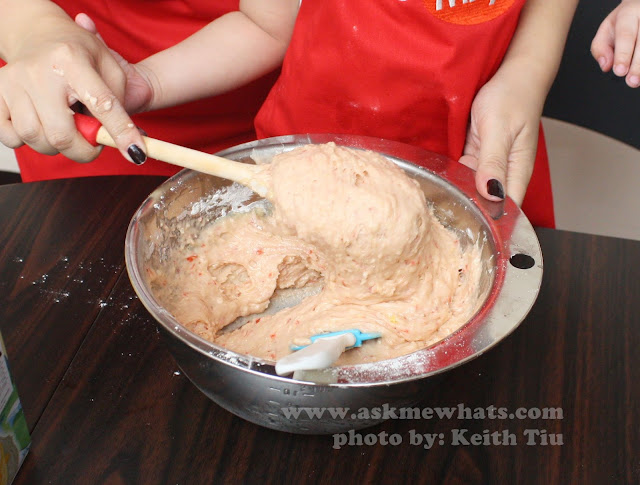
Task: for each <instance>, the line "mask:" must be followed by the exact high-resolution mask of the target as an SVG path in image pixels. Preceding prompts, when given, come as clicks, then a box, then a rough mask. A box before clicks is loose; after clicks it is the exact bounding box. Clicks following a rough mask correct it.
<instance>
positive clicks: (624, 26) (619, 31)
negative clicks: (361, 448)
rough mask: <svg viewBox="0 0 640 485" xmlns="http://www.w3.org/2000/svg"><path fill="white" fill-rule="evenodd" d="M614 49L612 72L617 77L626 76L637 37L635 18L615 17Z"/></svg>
mask: <svg viewBox="0 0 640 485" xmlns="http://www.w3.org/2000/svg"><path fill="white" fill-rule="evenodd" d="M614 32H615V48H614V55H613V72H614V73H615V74H616V75H617V76H621V77H622V76H626V75H627V73H628V72H629V66H630V65H631V60H632V58H633V54H634V52H635V47H636V39H637V37H638V19H637V17H635V16H629V15H618V16H617V17H616V24H615V28H614Z"/></svg>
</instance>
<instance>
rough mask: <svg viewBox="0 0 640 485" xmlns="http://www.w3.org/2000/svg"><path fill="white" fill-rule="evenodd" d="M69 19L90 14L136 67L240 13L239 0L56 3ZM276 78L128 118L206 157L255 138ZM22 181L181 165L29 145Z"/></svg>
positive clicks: (19, 153) (162, 170)
mask: <svg viewBox="0 0 640 485" xmlns="http://www.w3.org/2000/svg"><path fill="white" fill-rule="evenodd" d="M56 3H57V4H58V5H60V6H61V7H62V8H63V9H64V10H65V11H66V12H67V13H68V14H69V15H70V16H71V17H72V18H74V17H75V16H76V15H77V14H78V13H81V12H84V13H86V14H88V15H89V16H90V17H91V18H92V19H93V20H94V22H95V23H96V26H97V29H98V31H99V32H100V34H101V35H102V37H103V38H104V39H105V42H106V43H107V45H109V47H111V48H112V49H114V50H116V51H118V52H120V54H122V56H123V57H124V58H125V59H127V60H128V61H129V62H138V61H140V60H142V59H144V58H146V57H148V56H150V55H151V54H153V53H155V52H158V51H160V50H163V49H166V48H168V47H170V46H172V45H174V44H176V43H177V42H179V41H181V40H183V39H185V38H186V37H188V36H189V35H191V34H193V33H194V32H196V31H197V30H199V29H201V28H202V27H204V26H205V25H207V24H208V23H209V22H211V21H212V20H214V19H215V18H217V17H219V16H221V15H223V14H225V13H227V12H229V11H233V10H237V9H238V3H239V2H238V0H235V1H234V0H216V1H203V0H164V1H162V2H148V1H135V0H110V1H108V2H104V1H102V2H97V1H96V2H92V1H80V0H59V1H56ZM276 74H277V73H273V74H271V75H269V76H265V77H264V78H262V79H260V80H258V81H256V82H254V83H252V84H250V85H248V86H245V87H243V88H240V89H238V90H235V91H233V92H231V93H228V94H225V95H222V96H217V97H214V98H209V99H205V100H201V101H197V102H192V103H188V104H185V105H182V106H178V107H174V108H168V109H164V110H159V111H153V112H148V113H142V114H138V115H134V116H133V120H134V123H136V124H137V126H139V127H140V128H142V129H144V130H145V131H146V132H147V133H148V134H149V136H151V137H154V138H159V139H162V140H166V141H169V142H171V143H176V144H179V145H183V146H188V147H190V148H194V149H197V150H202V151H206V152H216V151H219V150H221V149H223V148H227V147H229V146H232V145H237V144H239V143H244V142H246V141H250V140H254V139H255V138H256V135H255V131H254V128H253V119H254V117H255V114H256V113H257V111H258V108H259V106H260V105H261V104H262V102H263V100H264V98H265V96H266V95H267V93H268V91H269V88H270V87H271V85H272V84H273V82H274V80H275V78H276ZM16 157H17V160H18V164H19V166H20V172H21V175H22V179H23V180H24V181H25V182H29V181H35V180H43V179H54V178H66V177H79V176H89V175H112V174H152V175H172V174H174V173H176V172H177V171H178V170H180V167H176V166H174V165H169V164H166V163H163V162H159V161H157V160H151V159H149V160H148V161H147V162H146V163H145V164H144V165H141V166H136V165H134V164H133V163H131V162H129V161H127V160H125V159H124V158H123V157H122V156H121V155H120V153H119V152H118V151H117V150H115V149H113V148H105V149H104V150H103V151H102V153H101V154H100V156H99V157H98V158H97V159H96V160H95V161H93V162H91V163H85V164H80V163H76V162H73V161H71V160H69V159H68V158H66V157H64V156H62V155H57V156H53V157H51V156H46V155H40V154H39V153H37V152H35V151H33V150H31V149H30V148H29V147H26V146H25V147H22V148H20V149H18V150H16Z"/></svg>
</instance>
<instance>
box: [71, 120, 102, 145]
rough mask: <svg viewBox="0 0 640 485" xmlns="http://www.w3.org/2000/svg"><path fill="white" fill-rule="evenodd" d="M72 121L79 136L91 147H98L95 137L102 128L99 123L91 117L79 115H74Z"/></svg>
mask: <svg viewBox="0 0 640 485" xmlns="http://www.w3.org/2000/svg"><path fill="white" fill-rule="evenodd" d="M73 119H74V121H75V122H76V128H77V129H78V131H79V132H80V134H81V135H82V136H84V137H85V138H86V140H87V141H88V142H89V143H91V144H92V145H93V146H98V142H97V141H96V137H97V136H98V130H99V129H100V127H101V126H102V124H101V123H100V121H99V120H97V119H96V118H92V117H91V116H87V115H81V114H79V113H76V114H74V115H73Z"/></svg>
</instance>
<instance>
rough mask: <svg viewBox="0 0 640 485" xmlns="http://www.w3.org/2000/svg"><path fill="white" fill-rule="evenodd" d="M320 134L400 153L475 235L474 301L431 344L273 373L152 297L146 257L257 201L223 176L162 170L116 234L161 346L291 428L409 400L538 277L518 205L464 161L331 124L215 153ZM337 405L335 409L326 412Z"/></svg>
mask: <svg viewBox="0 0 640 485" xmlns="http://www.w3.org/2000/svg"><path fill="white" fill-rule="evenodd" d="M328 141H334V142H335V143H336V144H338V145H344V146H349V147H354V148H363V149H368V150H375V151H377V152H379V153H382V154H383V155H385V156H386V157H388V158H389V159H390V160H392V161H393V162H395V163H397V164H398V165H400V166H401V167H402V168H403V169H404V170H405V171H406V172H407V173H408V174H409V175H410V176H411V177H414V178H415V179H416V180H418V181H419V183H420V185H421V187H422V188H423V190H424V192H425V194H426V197H427V200H429V201H431V203H432V204H433V207H434V211H435V214H436V215H437V217H438V218H439V219H440V220H441V221H442V222H443V223H444V224H445V225H446V226H447V227H449V228H450V229H451V230H453V231H456V232H457V233H458V234H459V235H460V238H461V240H462V241H463V243H465V242H466V243H468V244H475V243H477V242H479V243H480V244H481V246H482V258H481V259H482V265H483V272H482V281H481V286H482V290H483V293H482V295H483V296H482V301H480V304H479V310H478V312H477V313H476V314H475V316H474V317H473V318H472V319H471V320H470V321H469V322H468V323H467V324H466V325H464V326H463V327H462V328H461V329H460V330H458V331H457V332H455V333H453V334H452V335H450V336H449V337H447V338H445V339H444V340H442V341H440V342H438V343H436V344H435V345H433V346H431V347H430V348H427V349H424V350H419V351H417V352H414V353H412V354H409V355H406V356H404V357H400V358H396V359H392V360H389V361H383V362H376V363H370V364H361V365H355V366H349V367H337V368H332V369H328V370H325V371H321V372H308V373H306V374H304V375H301V376H299V378H298V379H293V378H290V377H280V376H277V375H276V374H275V370H274V363H273V362H270V361H266V360H262V359H258V358H254V357H251V356H247V355H241V354H238V353H235V352H231V351H229V350H226V349H224V348H222V347H220V346H218V345H216V344H213V343H211V342H208V341H206V340H204V339H202V338H200V337H199V336H197V335H196V334H194V333H192V332H190V331H189V330H187V329H186V328H185V327H183V326H182V325H180V323H178V322H177V321H176V319H175V318H174V317H173V316H172V315H171V314H170V313H169V312H168V311H167V310H166V309H165V308H163V306H162V304H161V302H159V301H158V300H157V299H156V297H155V295H154V293H153V291H152V289H151V287H150V285H149V283H148V281H147V278H146V274H147V269H148V268H151V267H157V266H158V265H162V264H163V262H164V261H167V259H168V258H171V253H172V251H173V250H174V249H175V248H176V247H178V246H180V245H181V244H182V242H183V240H184V239H185V238H197V232H198V229H199V228H200V229H201V228H202V227H204V226H206V225H207V224H210V223H211V222H212V221H214V220H215V219H216V218H218V217H221V216H223V215H224V214H226V213H228V212H229V211H232V210H238V209H241V208H242V207H244V206H246V205H248V204H251V203H255V202H256V199H257V198H258V197H257V196H253V197H249V198H246V197H245V198H240V199H238V198H237V197H233V196H229V194H232V193H233V187H232V186H231V183H230V182H228V181H226V180H222V179H219V178H216V177H211V176H208V175H203V174H201V173H198V172H193V171H190V170H183V171H182V172H180V173H178V174H177V175H175V176H174V177H172V178H170V179H169V180H167V181H166V182H165V183H163V184H162V185H161V186H160V187H158V189H156V190H155V191H154V192H153V193H152V194H151V195H150V196H149V197H148V199H147V200H146V201H145V202H144V203H143V204H142V205H141V206H140V208H139V209H138V211H137V212H136V214H135V215H134V217H133V219H132V220H131V223H130V225H129V230H128V232H127V237H126V244H125V254H126V264H127V270H128V272H129V277H130V279H131V282H132V285H133V288H134V289H135V291H136V293H137V294H138V296H139V298H140V300H141V301H142V303H143V304H144V305H145V307H146V308H147V310H148V311H149V312H150V313H151V315H152V316H153V317H154V318H155V319H156V320H157V322H158V324H159V325H158V327H159V329H160V331H161V334H162V335H163V336H164V337H165V340H166V342H167V345H168V348H169V350H170V351H171V353H172V354H173V356H174V358H175V360H176V361H177V363H178V365H179V366H180V368H181V369H182V370H183V371H184V373H185V374H186V375H187V376H188V377H189V379H190V380H191V381H192V382H193V383H194V384H195V385H196V386H197V387H198V388H199V389H200V390H201V391H202V392H203V393H204V394H206V395H207V396H208V397H209V398H210V399H212V400H213V401H214V402H216V403H217V404H219V405H220V406H222V407H223V408H225V409H227V410H228V411H230V412H232V413H234V414H236V415H237V416H240V417H241V418H244V419H246V420H248V421H251V422H253V423H256V424H258V425H261V426H266V427H269V428H273V429H276V430H281V431H288V432H293V433H308V434H324V433H339V432H344V431H346V430H349V429H359V428H364V427H367V426H371V425H373V424H376V423H378V422H380V421H382V420H384V419H386V418H388V417H389V416H390V415H391V414H388V413H387V414H385V412H384V410H385V409H387V410H388V409H392V408H396V409H400V408H408V407H410V406H414V405H415V404H416V403H417V402H419V400H420V399H421V398H422V397H423V395H424V393H425V392H426V391H427V390H428V389H429V384H433V383H436V382H437V381H438V379H437V377H438V376H439V375H441V374H442V373H444V372H445V371H447V370H449V369H451V368H453V367H456V366H458V365H460V364H463V363H464V362H467V361H469V360H471V359H473V358H475V357H477V356H479V355H480V354H482V353H483V352H485V351H487V350H488V349H490V348H491V347H493V346H494V345H496V344H497V343H498V342H500V341H501V340H502V339H503V338H505V337H506V336H507V335H508V334H509V333H511V332H512V331H513V330H514V329H515V328H516V327H517V326H518V324H519V323H520V322H521V321H522V320H523V319H524V317H525V316H526V315H527V313H528V312H529V310H530V309H531V306H532V305H533V303H534V301H535V299H536V297H537V295H538V291H539V289H540V283H541V280H542V254H541V250H540V245H539V243H538V239H537V237H536V234H535V232H534V231H533V228H532V227H531V224H530V223H529V221H528V220H527V218H526V217H525V215H524V214H523V213H522V211H521V210H520V209H519V208H518V207H517V206H516V205H515V204H514V203H513V201H511V200H510V199H507V200H505V201H504V203H496V202H489V201H486V200H484V199H483V198H482V197H480V195H479V194H478V193H477V192H476V189H475V183H474V173H473V172H472V171H471V170H470V169H468V168H467V167H465V166H463V165H461V164H460V163H458V162H456V161H452V160H449V159H447V158H445V157H443V156H440V155H437V154H434V153H431V152H427V151H424V150H422V149H419V148H415V147H411V146H408V145H405V144H401V143H396V142H390V141H387V140H382V139H377V138H369V137H361V136H339V135H304V136H301V135H292V136H283V137H276V138H269V139H265V140H259V141H255V142H251V143H246V144H243V145H239V146H236V147H233V148H230V149H228V150H226V151H224V152H222V153H221V154H220V155H222V156H224V157H227V158H231V159H234V160H238V161H246V162H250V163H251V162H252V159H253V160H258V159H260V160H269V159H270V158H271V157H273V156H274V155H275V154H277V153H280V152H282V151H287V150H291V149H293V148H295V147H296V146H300V145H304V144H308V143H326V142H328ZM422 167H424V168H422ZM245 193H246V191H245ZM220 194H222V196H221V195H220ZM319 203H322V202H321V201H319ZM187 222H188V224H186V223H187ZM187 227H189V228H192V229H193V228H195V233H193V234H188V231H186V229H185V228H187ZM301 408H317V409H318V410H319V411H318V412H322V410H324V414H323V416H322V417H321V418H319V417H317V416H313V415H311V414H308V413H307V412H306V411H302V412H300V413H299V414H298V415H297V417H296V416H295V413H296V410H300V409H301ZM347 410H348V411H347ZM331 412H333V413H334V415H333V416H332V415H331V414H330V413H331ZM340 412H343V413H344V416H343V417H338V416H336V415H335V413H340ZM292 413H293V415H292Z"/></svg>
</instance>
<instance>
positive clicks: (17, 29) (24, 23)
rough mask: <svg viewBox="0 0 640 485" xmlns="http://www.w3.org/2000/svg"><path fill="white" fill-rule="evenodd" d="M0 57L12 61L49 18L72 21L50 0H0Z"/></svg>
mask: <svg viewBox="0 0 640 485" xmlns="http://www.w3.org/2000/svg"><path fill="white" fill-rule="evenodd" d="M0 12H2V15H0V58H2V59H4V60H5V61H7V62H11V61H12V60H13V59H14V58H15V57H16V56H17V53H18V52H19V50H20V48H21V46H22V44H23V42H24V41H25V39H33V38H34V37H35V36H37V35H38V31H39V30H40V29H41V28H45V29H46V26H47V25H48V19H49V18H56V19H64V20H65V21H72V20H71V19H70V18H69V16H68V15H67V14H66V13H65V12H64V10H62V9H61V8H60V7H58V5H56V4H55V3H53V2H51V1H49V0H0Z"/></svg>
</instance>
